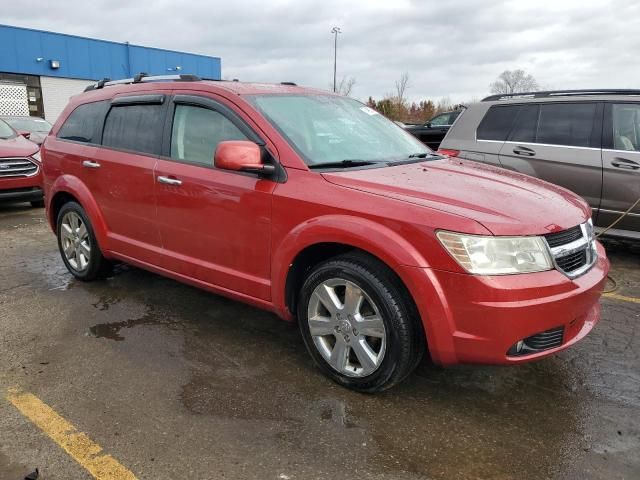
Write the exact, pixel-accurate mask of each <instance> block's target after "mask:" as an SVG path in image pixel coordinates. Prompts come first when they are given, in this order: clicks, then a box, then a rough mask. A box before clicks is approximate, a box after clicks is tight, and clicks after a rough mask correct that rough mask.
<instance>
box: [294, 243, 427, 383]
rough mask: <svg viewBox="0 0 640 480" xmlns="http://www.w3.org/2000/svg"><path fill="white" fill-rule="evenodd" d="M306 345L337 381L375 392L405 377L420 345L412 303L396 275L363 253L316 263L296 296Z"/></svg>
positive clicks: (422, 341)
mask: <svg viewBox="0 0 640 480" xmlns="http://www.w3.org/2000/svg"><path fill="white" fill-rule="evenodd" d="M298 321H299V324H300V330H301V332H302V336H303V339H304V342H305V345H306V347H307V349H308V351H309V353H310V354H311V356H312V357H313V359H314V360H315V362H316V363H317V364H318V366H319V367H320V368H321V369H322V370H323V371H324V372H325V374H327V375H328V376H329V377H331V378H332V379H333V380H335V381H336V382H338V383H339V384H341V385H343V386H346V387H348V388H351V389H354V390H358V391H362V392H377V391H380V390H384V389H386V388H389V387H391V386H393V385H395V384H396V383H398V382H399V381H401V380H402V379H404V378H405V377H406V376H407V375H408V374H409V373H411V371H412V370H413V368H414V367H415V365H416V364H417V363H418V361H419V359H420V357H421V356H422V354H423V352H424V349H425V339H424V335H423V334H422V329H421V328H420V326H419V323H418V322H419V319H418V318H417V313H416V312H415V307H413V304H412V302H411V300H410V299H409V298H408V296H407V294H406V292H404V290H403V287H402V286H401V285H400V283H399V280H398V279H397V277H395V275H394V274H393V273H392V272H391V271H390V270H389V269H388V267H386V266H385V265H383V264H382V263H380V262H379V261H377V260H376V259H374V258H371V257H369V256H367V255H364V254H359V253H358V254H346V255H342V256H340V257H336V258H334V259H332V260H329V261H327V262H324V263H321V264H320V265H317V266H316V267H315V268H314V269H313V270H312V271H311V272H310V274H309V275H308V276H307V278H306V280H305V282H304V284H303V286H302V289H301V292H300V297H299V302H298Z"/></svg>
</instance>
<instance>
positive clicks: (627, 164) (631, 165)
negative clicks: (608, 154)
mask: <svg viewBox="0 0 640 480" xmlns="http://www.w3.org/2000/svg"><path fill="white" fill-rule="evenodd" d="M611 165H613V166H614V167H617V168H624V169H625V170H638V169H640V163H638V162H634V161H633V160H628V159H626V158H621V157H616V158H614V159H613V160H612V161H611Z"/></svg>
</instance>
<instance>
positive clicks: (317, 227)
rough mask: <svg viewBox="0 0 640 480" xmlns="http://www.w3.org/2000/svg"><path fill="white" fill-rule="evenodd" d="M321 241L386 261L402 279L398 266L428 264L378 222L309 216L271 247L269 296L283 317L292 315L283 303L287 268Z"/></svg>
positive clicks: (335, 216) (350, 218)
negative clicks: (304, 251)
mask: <svg viewBox="0 0 640 480" xmlns="http://www.w3.org/2000/svg"><path fill="white" fill-rule="evenodd" d="M320 243H338V244H343V245H349V246H352V247H355V248H359V249H361V250H364V251H366V252H368V253H370V254H371V255H374V256H375V257H377V258H379V259H380V260H381V261H383V262H384V263H386V264H387V265H388V266H389V267H390V268H391V269H392V270H394V271H395V272H396V274H397V275H398V276H400V278H401V279H402V280H403V281H404V280H405V279H404V278H402V277H403V274H402V270H401V268H400V267H401V266H405V265H406V266H413V267H429V265H428V263H427V261H426V259H425V258H424V257H423V256H422V255H421V254H420V252H418V250H417V249H416V248H415V247H414V246H413V245H412V244H411V243H409V242H408V241H407V240H406V239H405V238H403V237H402V236H401V235H399V234H398V233H397V232H395V231H393V230H391V229H390V228H388V227H386V226H384V225H382V224H380V223H376V222H374V221H371V220H368V219H365V218H361V217H353V216H349V215H325V216H322V217H316V218H312V219H309V220H307V221H305V222H304V223H302V224H299V225H297V226H296V227H295V228H293V229H292V230H291V231H290V232H289V233H288V234H286V235H285V237H284V238H283V240H282V241H281V242H280V243H279V244H278V245H275V246H274V249H273V252H274V254H273V257H272V263H271V272H272V276H271V278H272V298H273V299H274V307H275V308H276V310H277V311H278V312H279V313H280V314H281V315H282V316H283V317H285V318H291V316H292V313H293V312H289V311H288V309H287V306H286V293H285V290H286V288H285V286H286V281H287V275H288V272H289V268H290V266H291V264H292V263H293V261H294V260H295V258H296V256H297V255H298V254H299V253H300V252H302V251H303V250H304V249H306V248H307V247H310V246H312V245H315V244H320ZM405 284H406V283H405Z"/></svg>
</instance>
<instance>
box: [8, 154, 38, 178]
mask: <svg viewBox="0 0 640 480" xmlns="http://www.w3.org/2000/svg"><path fill="white" fill-rule="evenodd" d="M37 171H38V165H36V164H35V163H34V162H32V161H31V160H29V159H28V158H0V178H4V177H29V176H31V175H35V173H36V172H37Z"/></svg>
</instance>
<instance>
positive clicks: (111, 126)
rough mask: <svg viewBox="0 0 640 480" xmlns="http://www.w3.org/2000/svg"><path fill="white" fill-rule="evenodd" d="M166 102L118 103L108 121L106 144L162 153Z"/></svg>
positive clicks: (106, 123)
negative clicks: (158, 103) (119, 104)
mask: <svg viewBox="0 0 640 480" xmlns="http://www.w3.org/2000/svg"><path fill="white" fill-rule="evenodd" d="M163 113H164V106H163V105H155V104H154V105H126V106H114V107H113V108H111V110H110V111H109V114H108V115H107V119H106V120H105V122H104V133H103V134H102V144H103V145H104V146H105V147H112V148H118V149H122V150H131V151H133V152H139V153H148V154H152V155H159V154H160V151H161V148H162V124H163V122H164V115H163Z"/></svg>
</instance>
